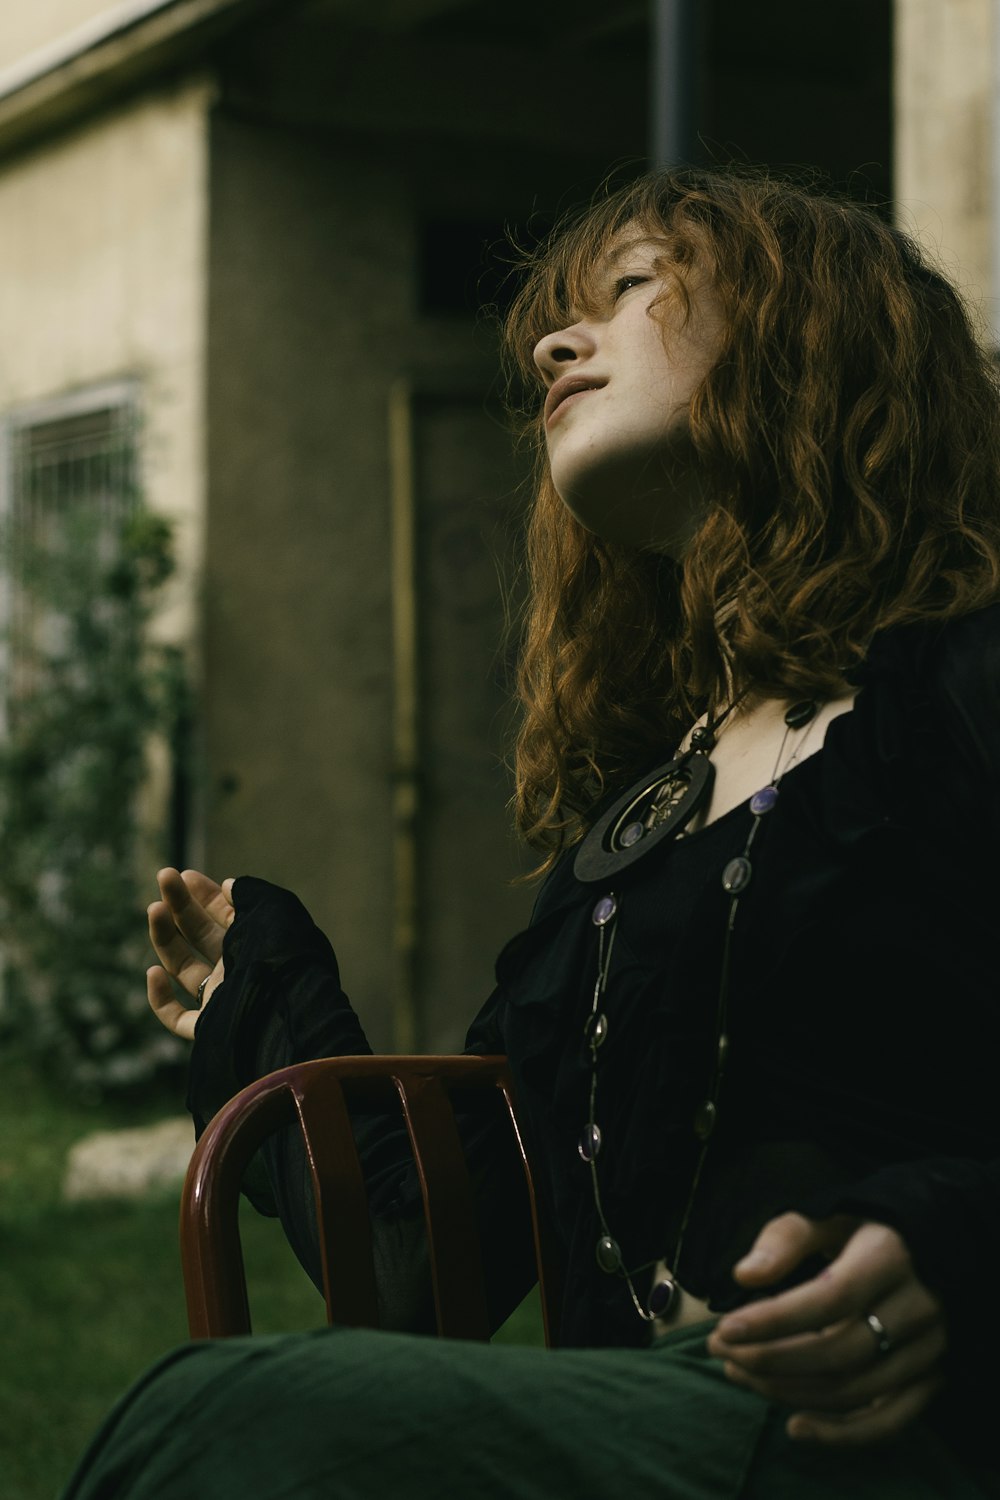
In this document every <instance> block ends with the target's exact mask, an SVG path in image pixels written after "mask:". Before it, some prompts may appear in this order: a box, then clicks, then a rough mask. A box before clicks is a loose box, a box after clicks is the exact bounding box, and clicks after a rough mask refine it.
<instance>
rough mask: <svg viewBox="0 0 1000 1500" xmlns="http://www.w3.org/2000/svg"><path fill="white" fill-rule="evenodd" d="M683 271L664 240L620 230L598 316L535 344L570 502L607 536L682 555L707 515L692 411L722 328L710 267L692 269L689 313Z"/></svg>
mask: <svg viewBox="0 0 1000 1500" xmlns="http://www.w3.org/2000/svg"><path fill="white" fill-rule="evenodd" d="M678 274H679V273H678V271H677V270H676V269H673V268H672V267H671V265H670V262H669V261H668V260H667V259H666V258H665V254H664V247H663V245H662V243H659V244H658V243H656V242H654V241H651V240H649V239H643V238H635V237H633V236H631V235H630V236H628V237H627V238H626V237H625V236H621V237H620V238H619V240H618V242H617V243H616V244H614V245H613V246H612V249H611V252H610V254H609V255H608V257H607V259H606V260H605V261H604V262H603V264H602V266H601V268H600V270H599V272H598V275H597V278H596V281H595V296H594V306H595V307H596V308H597V311H596V313H594V314H590V315H588V316H587V317H585V318H581V319H580V320H579V321H578V322H575V323H573V324H572V326H571V327H568V328H565V329H562V330H560V331H559V332H557V333H549V334H546V335H545V337H544V338H542V339H540V340H539V342H538V344H537V345H536V346H535V363H536V364H537V366H538V368H539V370H540V371H541V373H542V376H543V378H544V380H545V383H546V386H547V387H548V392H547V395H546V398H545V415H544V420H545V439H546V445H547V447H548V455H549V465H550V468H551V472H552V480H553V483H554V485H555V487H556V490H557V492H558V494H559V495H560V496H561V498H562V500H563V502H564V503H565V504H566V506H567V507H568V508H569V509H570V510H571V511H572V513H573V515H574V516H576V518H577V520H578V521H580V522H581V524H582V525H584V526H586V527H587V529H588V530H589V531H594V532H596V533H597V534H598V535H599V536H602V537H604V538H605V539H606V540H608V541H614V542H624V543H626V544H629V545H633V546H651V547H654V548H656V549H657V550H660V551H664V552H667V553H669V554H670V555H671V556H674V557H680V556H681V555H682V553H683V552H684V549H685V547H686V546H687V544H688V542H689V541H690V539H691V537H692V536H693V535H694V532H695V531H696V530H697V528H698V526H699V525H700V523H701V520H702V519H703V517H704V514H705V510H706V505H707V502H706V499H705V495H704V491H703V487H702V484H701V481H700V475H699V472H698V467H697V463H696V460H695V456H694V453H693V450H692V445H691V442H690V435H689V427H688V413H689V407H690V403H691V397H692V396H693V394H694V392H695V390H696V389H697V387H698V386H699V385H700V384H701V382H702V380H703V379H704V378H705V376H706V375H707V374H708V372H709V370H710V369H711V367H712V365H713V364H714V363H715V359H716V357H717V355H718V351H719V347H720V342H721V335H722V314H721V309H720V307H719V303H718V299H717V297H716V296H715V294H714V292H713V289H712V286H711V283H710V280H709V278H708V275H707V273H706V272H704V271H698V270H697V269H690V268H688V269H686V270H685V284H686V286H687V290H688V295H689V299H690V315H689V316H688V317H687V318H685V312H684V305H683V301H682V300H680V299H671V296H670V293H671V290H672V289H675V288H676V284H677V283H676V278H677V276H678ZM660 298H662V299H663V300H662V301H661V303H660V305H659V306H657V307H655V308H654V306H653V304H654V302H656V301H657V299H660Z"/></svg>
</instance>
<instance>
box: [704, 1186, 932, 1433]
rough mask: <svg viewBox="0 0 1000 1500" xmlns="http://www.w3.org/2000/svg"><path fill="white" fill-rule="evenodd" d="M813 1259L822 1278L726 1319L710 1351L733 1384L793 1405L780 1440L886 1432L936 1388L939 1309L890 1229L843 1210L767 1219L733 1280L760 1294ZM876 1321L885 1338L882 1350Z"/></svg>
mask: <svg viewBox="0 0 1000 1500" xmlns="http://www.w3.org/2000/svg"><path fill="white" fill-rule="evenodd" d="M817 1252H819V1253H821V1254H825V1255H827V1256H829V1258H830V1264H829V1265H828V1266H827V1267H826V1269H825V1270H824V1271H822V1272H821V1273H820V1274H819V1275H818V1276H816V1277H814V1278H813V1279H812V1280H811V1281H806V1282H803V1283H802V1284H801V1285H800V1286H796V1287H793V1288H792V1289H791V1290H790V1291H786V1292H781V1293H779V1294H777V1295H776V1296H773V1297H767V1298H764V1299H762V1300H761V1301H759V1302H753V1303H750V1304H748V1305H747V1306H745V1307H740V1308H737V1309H736V1310H735V1311H733V1312H731V1313H727V1314H726V1315H725V1316H724V1317H723V1318H721V1319H720V1321H719V1323H718V1324H717V1325H716V1327H715V1329H714V1330H713V1332H712V1335H711V1337H710V1339H709V1341H708V1348H709V1352H710V1353H711V1354H714V1355H716V1356H718V1358H720V1359H723V1360H725V1361H726V1365H725V1370H726V1374H727V1375H728V1376H729V1378H730V1379H731V1380H733V1381H734V1382H735V1383H736V1384H738V1385H743V1386H746V1387H748V1388H749V1389H751V1390H754V1391H758V1392H759V1393H760V1394H761V1395H762V1396H766V1397H767V1398H768V1399H769V1400H771V1401H776V1402H778V1403H779V1404H781V1405H784V1406H790V1407H791V1408H792V1411H793V1414H792V1416H791V1417H790V1418H789V1421H788V1424H787V1431H788V1434H789V1436H790V1437H793V1438H800V1439H806V1440H812V1441H815V1442H821V1443H828V1444H832V1445H838V1446H842V1447H847V1446H851V1445H859V1444H864V1443H874V1442H879V1441H881V1440H882V1439H885V1438H890V1437H893V1436H895V1435H896V1434H897V1433H899V1432H900V1431H901V1430H902V1429H903V1428H904V1427H905V1426H906V1425H907V1423H909V1422H911V1421H912V1420H913V1419H914V1418H915V1417H916V1416H918V1415H919V1413H920V1412H921V1411H922V1410H923V1408H924V1407H925V1406H926V1405H927V1403H928V1401H929V1400H930V1399H931V1397H932V1396H933V1395H934V1393H935V1391H936V1390H937V1389H938V1388H939V1386H940V1385H941V1382H942V1379H943V1375H942V1360H943V1357H944V1352H945V1346H946V1343H947V1335H946V1329H945V1319H944V1313H943V1311H942V1308H941V1304H940V1303H939V1302H938V1300H937V1298H936V1297H934V1296H933V1295H932V1294H931V1293H930V1292H929V1291H928V1290H927V1288H926V1287H925V1286H924V1285H923V1283H922V1282H920V1281H918V1279H917V1276H916V1273H915V1272H914V1269H913V1265H912V1262H911V1260H910V1256H909V1253H908V1251H907V1249H906V1246H905V1244H904V1243H903V1241H902V1239H901V1238H900V1236H899V1235H898V1234H897V1233H896V1232H895V1230H893V1229H889V1228H888V1227H887V1226H886V1225H885V1224H875V1223H871V1222H867V1221H862V1220H860V1219H855V1218H850V1217H848V1216H847V1215H837V1216H836V1217H834V1218H830V1219H821V1220H811V1219H806V1218H803V1216H802V1215H801V1214H795V1213H788V1214H782V1215H781V1217H780V1218H777V1219H772V1220H771V1221H770V1223H768V1224H766V1225H765V1226H764V1228H763V1229H762V1230H761V1232H760V1234H759V1235H758V1237H757V1240H756V1242H755V1244H754V1246H753V1248H752V1250H751V1251H750V1253H749V1254H748V1255H746V1256H745V1257H744V1258H743V1260H741V1261H740V1262H739V1263H738V1265H737V1266H736V1267H735V1268H734V1272H733V1275H734V1277H735V1279H736V1280H737V1281H738V1282H740V1284H741V1285H743V1286H745V1287H748V1288H753V1289H755V1290H756V1289H757V1288H764V1287H767V1286H770V1285H772V1284H773V1283H774V1282H777V1281H780V1280H782V1279H783V1278H784V1277H786V1276H788V1275H789V1274H790V1273H791V1272H792V1271H794V1269H795V1267H796V1266H797V1265H799V1264H801V1262H802V1261H803V1260H804V1259H806V1258H807V1257H808V1256H811V1255H815V1254H816V1253H817ZM871 1314H874V1316H875V1319H876V1328H875V1329H873V1327H872V1326H871V1325H870V1324H869V1323H868V1321H867V1319H868V1317H869V1315H871ZM878 1325H881V1327H883V1328H884V1330H885V1332H886V1334H887V1336H888V1338H889V1340H890V1347H889V1348H888V1349H886V1350H884V1351H880V1350H879V1347H878V1344H879V1338H878V1333H877V1326H878Z"/></svg>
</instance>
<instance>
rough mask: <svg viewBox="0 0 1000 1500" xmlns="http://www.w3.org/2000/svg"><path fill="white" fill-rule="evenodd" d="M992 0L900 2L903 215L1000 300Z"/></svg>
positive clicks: (986, 294)
mask: <svg viewBox="0 0 1000 1500" xmlns="http://www.w3.org/2000/svg"><path fill="white" fill-rule="evenodd" d="M993 14H994V5H993V0H896V8H895V110H896V118H895V129H896V152H895V174H896V176H895V180H896V203H897V210H898V220H899V222H900V224H901V225H902V226H903V227H904V228H905V229H907V230H909V231H911V232H913V233H916V234H917V235H918V236H919V238H920V240H921V242H922V243H923V244H924V245H925V246H926V247H927V249H928V250H929V251H930V252H931V253H932V254H933V255H934V256H935V257H936V258H937V259H938V260H939V261H940V262H941V264H942V266H943V268H944V270H945V271H946V272H947V274H948V275H949V276H951V277H952V278H953V279H954V280H955V281H957V283H958V285H959V286H960V287H961V288H962V290H963V291H964V292H965V294H966V296H967V298H968V300H969V302H970V303H971V304H972V306H973V307H974V308H976V309H977V310H978V312H979V314H980V316H981V318H982V320H983V323H984V326H985V325H987V324H988V323H990V322H993V323H994V324H995V322H996V312H995V309H994V308H993V306H992V300H991V299H992V296H993V287H992V284H991V283H992V254H993V251H992V232H993V231H992V213H993V206H992V187H991V177H992V171H993V150H994V136H995V133H996V128H997V126H996V119H995V103H994V97H993V91H994V84H993V48H994V38H993Z"/></svg>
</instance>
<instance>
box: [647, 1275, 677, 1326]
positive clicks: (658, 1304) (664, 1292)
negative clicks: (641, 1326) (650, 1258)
mask: <svg viewBox="0 0 1000 1500" xmlns="http://www.w3.org/2000/svg"><path fill="white" fill-rule="evenodd" d="M676 1298H677V1283H676V1281H671V1279H670V1277H669V1276H661V1278H660V1280H659V1281H657V1282H656V1283H655V1284H654V1286H653V1290H652V1291H651V1292H650V1294H649V1301H648V1302H647V1303H646V1307H647V1309H648V1310H649V1312H650V1313H651V1314H652V1315H653V1317H654V1318H669V1316H670V1313H671V1310H672V1308H673V1305H674V1302H675V1300H676Z"/></svg>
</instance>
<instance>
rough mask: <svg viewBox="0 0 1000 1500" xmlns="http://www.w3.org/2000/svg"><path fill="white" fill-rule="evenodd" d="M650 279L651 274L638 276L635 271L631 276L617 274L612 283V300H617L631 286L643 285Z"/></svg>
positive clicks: (628, 290)
mask: <svg viewBox="0 0 1000 1500" xmlns="http://www.w3.org/2000/svg"><path fill="white" fill-rule="evenodd" d="M652 279H653V278H652V277H651V276H640V275H639V274H638V273H637V272H633V274H632V275H631V276H619V278H618V280H617V281H616V282H615V285H614V296H613V300H614V301H615V302H617V301H618V299H619V297H623V296H624V295H625V293H626V292H630V291H631V290H632V288H633V287H636V286H643V285H644V284H645V283H646V282H647V281H652Z"/></svg>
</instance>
